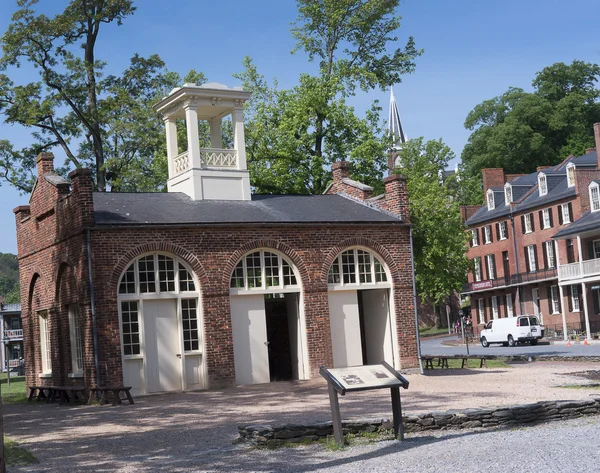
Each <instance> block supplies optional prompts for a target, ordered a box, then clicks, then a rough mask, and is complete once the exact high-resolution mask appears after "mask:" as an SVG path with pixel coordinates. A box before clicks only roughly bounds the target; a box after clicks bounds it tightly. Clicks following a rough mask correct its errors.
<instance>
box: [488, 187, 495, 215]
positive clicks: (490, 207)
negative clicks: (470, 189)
mask: <svg viewBox="0 0 600 473" xmlns="http://www.w3.org/2000/svg"><path fill="white" fill-rule="evenodd" d="M487 208H488V210H494V209H495V208H496V200H495V198H494V191H493V190H492V189H488V191H487Z"/></svg>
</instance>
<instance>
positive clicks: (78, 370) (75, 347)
mask: <svg viewBox="0 0 600 473" xmlns="http://www.w3.org/2000/svg"><path fill="white" fill-rule="evenodd" d="M67 311H68V313H69V335H70V339H71V369H72V372H71V374H73V375H82V374H83V340H82V336H81V324H80V322H79V316H78V313H77V304H71V305H69V306H68V307H67Z"/></svg>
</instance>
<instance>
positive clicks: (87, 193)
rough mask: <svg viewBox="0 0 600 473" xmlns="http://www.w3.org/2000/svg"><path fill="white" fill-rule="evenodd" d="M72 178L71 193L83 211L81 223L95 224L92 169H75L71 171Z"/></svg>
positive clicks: (86, 224) (84, 224) (70, 177)
mask: <svg viewBox="0 0 600 473" xmlns="http://www.w3.org/2000/svg"><path fill="white" fill-rule="evenodd" d="M69 179H71V195H72V196H73V197H74V198H75V199H76V201H77V205H78V207H79V211H80V212H81V224H82V225H83V226H84V227H85V226H88V225H93V224H94V196H93V192H94V184H93V182H92V170H91V169H87V168H79V169H74V170H73V171H71V172H70V173H69Z"/></svg>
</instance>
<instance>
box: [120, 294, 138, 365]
mask: <svg viewBox="0 0 600 473" xmlns="http://www.w3.org/2000/svg"><path fill="white" fill-rule="evenodd" d="M121 318H122V325H123V353H124V354H125V355H139V354H140V334H139V324H138V303H137V301H123V302H121Z"/></svg>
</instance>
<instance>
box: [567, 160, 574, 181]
mask: <svg viewBox="0 0 600 473" xmlns="http://www.w3.org/2000/svg"><path fill="white" fill-rule="evenodd" d="M566 169H567V186H568V187H573V186H574V185H575V163H574V162H570V163H569V164H567V168H566ZM571 171H572V174H573V175H572V176H571Z"/></svg>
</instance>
